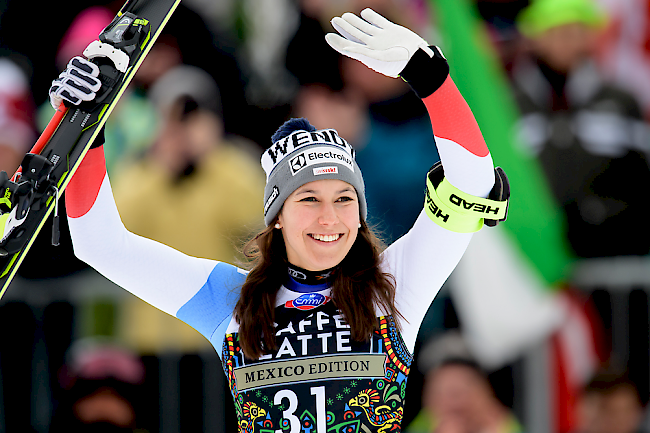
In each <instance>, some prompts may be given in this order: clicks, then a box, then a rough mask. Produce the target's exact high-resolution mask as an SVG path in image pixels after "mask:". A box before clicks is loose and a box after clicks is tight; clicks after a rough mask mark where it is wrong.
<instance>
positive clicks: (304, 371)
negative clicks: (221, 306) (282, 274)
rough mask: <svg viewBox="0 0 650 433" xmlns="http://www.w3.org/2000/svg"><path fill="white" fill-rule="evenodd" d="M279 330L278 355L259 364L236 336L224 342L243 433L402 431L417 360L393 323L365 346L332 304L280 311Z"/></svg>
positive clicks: (385, 323) (383, 321) (382, 320)
mask: <svg viewBox="0 0 650 433" xmlns="http://www.w3.org/2000/svg"><path fill="white" fill-rule="evenodd" d="M276 322H278V326H277V328H276V338H277V345H278V350H276V351H275V352H274V353H273V354H272V355H267V356H265V357H263V358H262V359H260V360H257V361H251V360H249V359H246V358H244V357H243V356H242V351H241V348H240V346H239V343H238V334H237V333H233V334H227V335H226V337H225V339H224V342H223V365H224V372H225V374H226V377H227V378H228V382H229V384H230V390H231V393H232V396H233V400H234V402H235V407H236V410H237V416H238V419H239V432H240V433H276V432H277V431H280V432H283V433H367V432H381V433H387V432H399V431H401V426H400V424H401V421H402V417H403V414H404V397H405V393H406V382H407V377H408V373H409V366H410V365H411V362H412V357H411V355H410V353H409V352H408V350H407V349H406V347H405V346H404V343H403V342H402V338H401V335H400V333H399V331H398V330H397V328H396V326H395V321H394V320H393V318H392V317H390V316H388V317H383V316H382V317H379V318H378V324H379V329H378V330H377V331H375V333H374V334H373V336H372V338H370V339H369V341H366V342H362V343H359V342H355V341H353V340H351V339H350V337H349V334H350V332H349V326H348V325H347V324H346V323H345V322H344V321H343V320H342V317H341V315H340V313H339V312H338V310H337V309H336V307H334V305H333V303H331V302H330V303H327V304H323V305H321V306H319V307H317V308H316V309H313V310H307V311H301V310H296V309H294V308H286V307H285V306H284V305H283V306H280V307H278V308H277V309H276ZM319 426H321V428H320V429H319Z"/></svg>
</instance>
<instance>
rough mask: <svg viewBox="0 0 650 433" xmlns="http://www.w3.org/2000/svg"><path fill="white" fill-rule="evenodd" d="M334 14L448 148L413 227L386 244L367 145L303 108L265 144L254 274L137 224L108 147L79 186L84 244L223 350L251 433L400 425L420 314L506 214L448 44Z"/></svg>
mask: <svg viewBox="0 0 650 433" xmlns="http://www.w3.org/2000/svg"><path fill="white" fill-rule="evenodd" d="M332 25H333V26H334V28H335V29H336V30H337V31H338V32H339V33H340V34H341V35H343V37H341V36H338V35H334V34H330V35H327V37H326V39H327V42H328V43H329V44H330V45H331V46H332V47H333V48H334V49H336V50H337V51H339V52H340V53H342V54H344V55H347V56H350V57H352V58H354V59H356V60H359V61H360V62H362V63H364V64H365V65H366V66H368V67H370V68H372V69H374V70H376V71H378V72H380V73H382V74H384V75H388V76H391V77H397V76H400V77H402V78H403V79H405V80H406V81H407V82H408V83H409V84H410V85H411V87H412V88H413V90H414V91H415V92H416V93H417V94H418V96H419V97H420V98H421V99H422V101H423V103H424V104H425V106H426V107H427V110H428V112H429V115H430V119H431V125H432V127H433V131H434V134H435V143H436V144H437V147H438V153H439V155H440V157H441V161H442V164H437V165H436V166H434V168H432V169H431V171H430V172H429V173H428V175H427V176H426V177H425V176H424V173H423V179H422V180H423V186H424V185H426V187H425V188H426V189H425V191H426V194H425V197H423V201H424V209H423V210H422V211H421V213H420V215H419V217H418V219H417V221H416V222H415V224H414V226H413V227H412V229H411V230H410V231H409V232H408V233H407V234H406V235H404V236H403V237H402V238H400V239H399V240H397V241H396V242H395V243H393V244H392V245H390V246H389V247H388V248H386V249H385V250H384V248H383V246H382V245H381V243H380V241H379V240H378V238H377V237H376V236H375V235H374V234H373V232H372V231H371V230H370V228H369V227H368V226H367V225H366V216H367V207H366V199H365V185H364V182H363V178H362V175H361V170H360V168H359V166H358V165H357V163H356V161H355V152H354V149H353V148H352V147H351V146H350V145H349V144H348V143H347V142H346V141H345V139H343V138H342V137H340V136H339V135H338V133H337V132H336V131H334V130H332V129H324V130H316V129H315V128H314V127H313V126H312V125H310V124H309V122H308V121H306V120H305V119H292V120H290V121H288V122H286V123H285V124H284V125H282V126H281V127H280V128H279V129H278V131H277V132H276V133H275V134H274V135H273V137H272V142H273V145H272V146H271V147H269V149H267V150H266V151H265V152H264V154H263V155H262V161H261V163H262V168H263V169H264V171H265V173H266V188H265V194H264V203H263V211H264V222H265V224H266V228H265V229H264V230H262V231H261V232H260V233H259V234H258V235H257V236H255V238H254V239H252V240H251V241H250V242H249V243H248V244H247V246H246V248H245V252H246V254H247V255H248V257H250V258H251V266H250V268H251V269H250V271H246V270H243V269H240V268H237V267H235V266H232V265H229V264H227V263H221V262H214V261H211V260H205V259H199V258H195V257H189V256H186V255H184V254H181V253H180V252H178V251H175V250H173V249H171V248H168V247H166V246H164V245H161V244H159V243H156V242H154V241H151V240H149V239H145V238H141V237H139V236H136V235H134V234H132V233H130V232H128V231H127V230H126V229H125V228H124V226H123V225H122V222H121V221H120V217H119V214H118V211H117V208H116V206H115V202H114V200H113V197H112V193H111V189H110V183H109V180H108V177H107V176H106V170H105V163H104V158H103V150H102V147H101V146H100V147H97V148H95V149H91V150H90V151H89V152H88V154H87V156H86V158H85V159H84V161H83V163H82V164H81V166H80V168H79V170H78V171H77V173H76V174H75V176H74V178H73V179H72V181H71V182H70V185H69V186H68V189H67V191H66V196H67V197H66V204H67V205H68V206H67V209H68V211H69V212H70V210H71V209H72V210H73V212H71V213H70V214H69V215H68V218H69V223H70V231H71V234H72V239H73V243H74V247H75V253H76V254H77V255H78V256H79V257H80V258H81V259H82V260H84V261H86V262H88V263H89V264H91V265H92V266H93V267H95V268H96V269H97V270H99V271H100V272H101V273H103V274H104V275H105V276H106V277H107V278H109V279H111V280H112V281H114V282H116V283H117V284H119V285H121V286H122V287H124V288H125V289H127V290H129V291H130V292H132V293H133V294H135V295H137V296H139V297H140V298H142V299H144V300H145V301H147V302H149V303H150V304H152V305H154V306H155V307H157V308H160V309H161V310H163V311H166V312H168V313H169V314H172V315H175V316H176V317H178V318H179V319H181V320H183V321H185V322H187V323H188V324H190V325H191V326H193V327H194V328H196V329H197V330H198V331H199V332H201V333H202V334H203V335H204V336H205V337H206V338H207V339H209V340H210V342H211V343H212V344H213V346H214V347H215V348H216V349H217V351H218V352H220V356H221V359H222V361H223V366H224V372H225V373H226V376H227V378H228V381H229V384H230V390H231V392H232V396H233V401H234V404H235V408H236V411H237V416H238V417H239V430H240V432H255V431H257V432H260V431H265V432H287V433H299V432H300V431H314V430H315V431H317V432H320V433H324V432H327V431H337V432H338V431H355V432H361V431H364V432H387V431H399V430H400V424H401V421H402V416H403V413H404V408H403V405H404V397H405V389H406V382H407V378H408V374H409V367H410V364H411V360H412V352H413V348H414V346H415V340H416V336H417V333H418V329H419V327H420V324H421V322H422V319H423V318H424V315H425V314H426V312H427V309H428V308H429V305H430V304H431V302H432V301H433V298H434V297H435V296H436V294H437V292H438V290H439V289H440V287H441V286H442V284H443V283H444V281H445V280H446V279H447V277H448V276H449V274H450V273H451V271H452V270H453V269H454V267H455V266H456V264H457V263H458V260H459V259H460V257H461V256H462V254H463V253H464V251H465V249H466V247H467V245H468V243H469V241H470V239H471V236H472V233H473V232H475V231H478V230H479V229H480V228H481V227H482V226H483V223H484V219H485V222H486V224H488V225H495V224H496V223H497V222H498V221H502V220H504V219H505V214H506V209H507V204H508V202H507V198H508V195H509V188H508V184H507V178H506V177H505V175H504V174H503V172H502V171H499V170H496V171H495V170H494V169H493V166H492V159H491V157H490V153H489V151H488V149H487V146H486V145H485V142H484V140H483V137H482V136H481V133H480V131H479V129H478V125H477V124H476V121H475V120H474V117H473V115H472V113H471V111H470V110H469V107H468V106H467V104H466V103H465V101H464V99H463V98H462V96H461V95H460V93H459V92H458V90H457V89H456V86H455V85H454V83H453V81H452V79H451V77H450V76H449V66H448V64H447V60H446V59H445V58H444V57H443V55H442V53H441V52H440V50H439V49H438V48H437V47H435V46H429V45H427V44H426V42H425V41H424V40H423V39H422V38H420V37H419V36H417V35H416V34H415V33H413V32H411V31H410V30H408V29H406V28H404V27H401V26H398V25H396V24H393V23H391V22H390V21H388V20H386V19H385V18H384V17H382V16H381V15H379V14H377V13H376V12H374V11H372V10H371V9H366V10H364V11H362V12H361V17H358V16H356V15H353V14H350V13H347V14H344V15H343V16H342V17H336V18H334V19H333V20H332ZM80 74H81V75H83V71H81V72H80V71H77V74H70V75H71V76H78V75H80ZM75 84H76V86H81V87H84V88H86V89H87V86H84V83H83V82H76V83H75ZM64 85H65V83H64ZM73 87H74V86H73ZM77 88H78V87H77ZM71 90H72V88H71ZM87 90H88V92H87V93H88V94H92V91H91V90H90V89H87ZM93 95H94V94H93ZM93 97H94V96H93ZM91 99H92V98H91ZM396 145H398V143H396ZM432 145H434V143H433V142H432ZM404 151H405V152H407V151H408V149H404ZM432 162H433V161H432ZM443 166H444V170H443ZM495 175H496V180H497V182H496V186H495ZM404 193H405V194H409V193H411V192H409V191H404ZM467 204H470V205H471V206H467Z"/></svg>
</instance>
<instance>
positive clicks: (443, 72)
mask: <svg viewBox="0 0 650 433" xmlns="http://www.w3.org/2000/svg"><path fill="white" fill-rule="evenodd" d="M429 48H431V50H432V51H433V57H429V55H428V54H427V53H425V52H424V50H422V49H418V50H417V51H416V52H415V54H413V57H411V60H409V62H408V63H407V64H406V67H404V69H403V70H402V72H401V73H400V76H401V77H402V78H403V79H404V81H406V82H407V83H408V84H409V85H410V86H411V88H412V89H413V91H414V92H415V93H416V94H417V95H418V97H419V98H420V99H424V98H426V97H427V96H429V95H431V94H432V93H433V92H435V91H436V90H438V88H439V87H440V86H442V83H444V82H445V80H446V79H447V76H448V75H449V64H448V63H447V59H445V58H444V57H443V56H442V53H441V52H440V50H439V49H438V47H436V46H435V45H430V46H429Z"/></svg>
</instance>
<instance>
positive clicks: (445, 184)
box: [424, 163, 510, 233]
mask: <svg viewBox="0 0 650 433" xmlns="http://www.w3.org/2000/svg"><path fill="white" fill-rule="evenodd" d="M499 170H500V169H499ZM502 172H503V170H500V171H496V173H495V174H496V175H497V177H498V179H499V180H501V179H503V178H504V177H505V173H503V176H502V175H501V174H502ZM505 182H506V185H507V178H505ZM498 184H499V186H497V185H496V184H495V187H498V188H499V189H500V190H503V185H502V182H498ZM507 186H509V185H507ZM494 195H495V194H493V193H492V192H490V196H491V197H492V196H494ZM498 195H499V196H500V198H503V199H502V200H493V199H490V198H482V197H476V196H473V195H470V194H467V193H465V192H463V191H461V190H459V189H458V188H456V187H455V186H453V185H452V184H451V183H449V181H448V180H447V179H446V178H445V177H444V171H443V170H442V164H440V163H437V164H436V165H434V166H433V167H432V169H431V170H430V171H429V173H428V175H427V187H426V198H425V203H424V208H425V211H426V213H427V215H428V216H429V218H431V220H432V221H433V222H435V223H436V224H438V225H439V226H441V227H443V228H445V229H447V230H450V231H453V232H457V233H473V232H477V231H479V230H480V229H481V227H482V226H483V224H484V223H485V224H486V225H489V226H494V225H496V223H498V222H499V221H505V219H506V216H507V212H508V198H509V196H510V194H509V188H507V194H498Z"/></svg>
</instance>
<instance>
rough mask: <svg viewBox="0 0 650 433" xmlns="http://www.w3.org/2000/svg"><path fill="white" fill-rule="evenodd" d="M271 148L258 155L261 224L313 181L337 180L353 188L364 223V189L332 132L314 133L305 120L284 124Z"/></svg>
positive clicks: (347, 149) (350, 155) (346, 148)
mask: <svg viewBox="0 0 650 433" xmlns="http://www.w3.org/2000/svg"><path fill="white" fill-rule="evenodd" d="M271 140H272V142H273V145H272V146H271V147H269V148H268V149H267V150H266V151H265V152H264V153H263V154H262V161H261V162H262V168H263V169H264V171H265V172H266V187H265V188H264V223H265V224H266V225H267V226H268V225H269V224H271V222H272V221H273V219H274V218H275V217H276V215H277V214H278V212H280V209H281V208H282V205H283V204H284V201H285V200H286V199H287V197H289V196H290V195H291V194H292V193H293V192H294V191H295V190H296V189H298V188H300V187H301V186H302V185H304V184H306V183H308V182H312V181H315V180H322V179H338V180H342V181H344V182H347V183H349V184H350V185H352V186H353V187H354V189H355V190H356V192H357V197H358V198H359V212H360V217H361V218H362V219H363V220H364V221H365V219H366V216H367V214H368V210H367V207H366V195H365V186H364V183H363V177H362V176H361V170H359V166H358V165H357V163H356V161H355V160H354V158H355V152H354V149H353V148H352V146H350V145H349V144H348V142H347V141H345V140H344V139H343V138H342V137H340V136H339V135H338V133H337V132H336V131H335V130H334V129H321V130H316V128H315V127H314V126H312V125H311V124H310V123H309V121H307V119H304V118H300V119H290V120H288V121H286V122H285V123H284V124H283V125H282V126H281V127H280V128H279V129H278V130H277V131H276V132H275V134H273V137H272V138H271Z"/></svg>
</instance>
